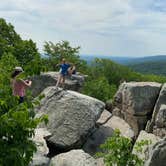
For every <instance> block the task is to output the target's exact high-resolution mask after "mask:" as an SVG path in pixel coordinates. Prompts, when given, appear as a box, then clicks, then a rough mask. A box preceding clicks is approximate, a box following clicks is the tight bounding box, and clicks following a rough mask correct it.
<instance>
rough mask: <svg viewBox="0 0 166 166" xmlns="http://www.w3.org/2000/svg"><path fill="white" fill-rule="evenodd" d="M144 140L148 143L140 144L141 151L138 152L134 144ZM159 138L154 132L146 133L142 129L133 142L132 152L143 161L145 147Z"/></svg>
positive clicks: (145, 151) (144, 158)
mask: <svg viewBox="0 0 166 166" xmlns="http://www.w3.org/2000/svg"><path fill="white" fill-rule="evenodd" d="M145 140H147V141H148V142H149V143H148V144H146V145H144V146H142V152H138V151H137V149H136V145H137V144H138V142H141V141H145ZM159 140H160V138H159V137H157V136H155V135H154V134H151V133H147V132H146V131H144V130H142V131H141V132H140V133H139V136H138V138H137V140H136V142H135V144H134V147H133V151H132V153H133V154H136V155H137V156H138V157H139V158H140V159H142V160H143V161H145V160H146V153H147V149H148V148H149V147H150V146H152V145H154V144H155V143H156V142H158V141H159Z"/></svg>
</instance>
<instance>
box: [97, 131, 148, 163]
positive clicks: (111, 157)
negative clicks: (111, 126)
mask: <svg viewBox="0 0 166 166" xmlns="http://www.w3.org/2000/svg"><path fill="white" fill-rule="evenodd" d="M147 144H148V141H147V140H145V141H141V142H139V143H138V144H137V148H136V150H137V151H138V152H142V146H144V145H147ZM132 148H133V145H132V141H131V139H129V138H126V137H123V136H121V135H120V131H119V130H118V129H116V130H115V131H114V135H113V136H112V137H110V138H108V139H107V140H106V142H105V143H104V144H102V145H101V149H102V150H103V152H99V153H97V154H96V156H97V157H104V163H105V164H106V166H114V165H116V166H142V165H143V161H142V160H141V159H140V158H139V157H138V156H137V155H135V154H133V153H132Z"/></svg>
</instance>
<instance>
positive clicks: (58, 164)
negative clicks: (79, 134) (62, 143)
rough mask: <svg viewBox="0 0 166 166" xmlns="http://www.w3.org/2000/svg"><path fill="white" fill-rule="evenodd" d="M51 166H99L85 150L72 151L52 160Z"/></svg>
mask: <svg viewBox="0 0 166 166" xmlns="http://www.w3.org/2000/svg"><path fill="white" fill-rule="evenodd" d="M50 166H97V162H96V161H95V159H94V158H93V157H91V156H90V155H89V154H87V153H85V152H84V151H83V150H71V151H69V152H67V153H62V154H59V155H57V156H55V157H54V158H52V159H51V162H50Z"/></svg>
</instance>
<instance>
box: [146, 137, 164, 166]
mask: <svg viewBox="0 0 166 166" xmlns="http://www.w3.org/2000/svg"><path fill="white" fill-rule="evenodd" d="M146 158H147V160H146V162H145V164H144V166H165V165H166V138H165V139H163V140H160V141H158V142H157V143H156V144H155V145H153V146H152V147H150V148H149V153H147V155H146Z"/></svg>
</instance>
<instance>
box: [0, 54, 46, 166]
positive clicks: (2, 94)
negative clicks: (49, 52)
mask: <svg viewBox="0 0 166 166" xmlns="http://www.w3.org/2000/svg"><path fill="white" fill-rule="evenodd" d="M18 63H19V62H18V61H17V59H16V58H15V56H13V55H12V54H11V53H4V54H3V56H2V57H1V59H0V70H1V74H0V165H3V166H4V165H6V166H10V165H13V166H18V165H19V166H27V165H28V164H29V162H30V161H31V159H32V157H33V153H34V152H35V151H36V145H35V143H34V142H33V141H32V139H31V138H32V136H33V135H34V130H35V128H36V127H37V125H38V124H39V123H40V122H41V121H43V120H45V121H46V120H47V117H46V116H43V117H40V118H34V106H35V104H37V103H39V102H38V101H36V100H34V101H32V97H31V96H27V100H26V102H24V103H22V104H19V103H18V97H15V96H13V95H12V90H11V86H10V75H11V71H12V70H13V68H14V67H15V66H16V65H18Z"/></svg>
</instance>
